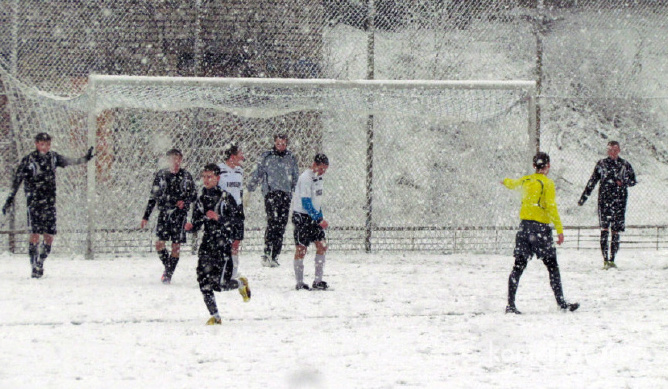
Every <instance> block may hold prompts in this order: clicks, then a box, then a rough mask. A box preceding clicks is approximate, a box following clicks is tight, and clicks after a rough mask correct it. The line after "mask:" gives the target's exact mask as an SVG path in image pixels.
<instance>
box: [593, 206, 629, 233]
mask: <svg viewBox="0 0 668 389" xmlns="http://www.w3.org/2000/svg"><path fill="white" fill-rule="evenodd" d="M598 224H599V225H600V226H601V228H602V229H611V230H613V231H617V232H622V231H624V230H625V229H626V204H618V203H616V202H613V203H612V204H611V205H606V206H601V205H599V207H598Z"/></svg>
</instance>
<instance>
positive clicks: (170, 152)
mask: <svg viewBox="0 0 668 389" xmlns="http://www.w3.org/2000/svg"><path fill="white" fill-rule="evenodd" d="M165 155H166V156H168V157H171V156H172V155H178V156H179V157H181V158H183V153H181V150H179V149H170V150H168V151H167V153H165Z"/></svg>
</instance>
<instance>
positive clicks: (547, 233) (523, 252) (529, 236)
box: [513, 220, 557, 259]
mask: <svg viewBox="0 0 668 389" xmlns="http://www.w3.org/2000/svg"><path fill="white" fill-rule="evenodd" d="M513 255H514V256H515V258H531V256H532V255H535V256H536V257H537V258H541V259H545V258H556V257H557V249H556V247H554V241H553V240H552V227H550V225H549V224H544V223H539V222H537V221H533V220H522V222H520V230H519V231H518V232H517V235H516V236H515V251H514V252H513Z"/></svg>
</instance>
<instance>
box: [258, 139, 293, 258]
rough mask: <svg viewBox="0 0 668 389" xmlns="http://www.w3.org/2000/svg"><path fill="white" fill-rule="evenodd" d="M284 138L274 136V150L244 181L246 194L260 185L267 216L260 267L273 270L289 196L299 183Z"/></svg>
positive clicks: (283, 230)
mask: <svg viewBox="0 0 668 389" xmlns="http://www.w3.org/2000/svg"><path fill="white" fill-rule="evenodd" d="M287 147H288V136H287V135H285V134H277V135H275V136H274V147H273V148H272V149H271V150H269V151H265V152H264V153H263V154H262V157H261V158H260V163H259V164H258V165H257V168H256V169H255V171H254V172H253V173H252V174H251V177H250V180H248V192H249V193H250V192H252V191H254V190H255V188H256V187H257V186H258V184H260V183H261V184H262V196H264V209H265V212H266V214H267V229H266V230H265V233H264V255H262V266H265V267H277V266H279V263H278V256H279V255H280V254H281V249H282V248H283V235H285V225H286V224H287V223H288V216H289V215H290V204H291V202H292V192H294V190H295V186H296V185H297V180H298V179H299V168H298V167H297V158H295V156H294V155H292V153H291V152H290V151H289V150H288V149H287Z"/></svg>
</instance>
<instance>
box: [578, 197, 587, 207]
mask: <svg viewBox="0 0 668 389" xmlns="http://www.w3.org/2000/svg"><path fill="white" fill-rule="evenodd" d="M585 201H587V198H586V197H582V198H580V200H578V205H579V206H582V205H583V204H584V203H585Z"/></svg>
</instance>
